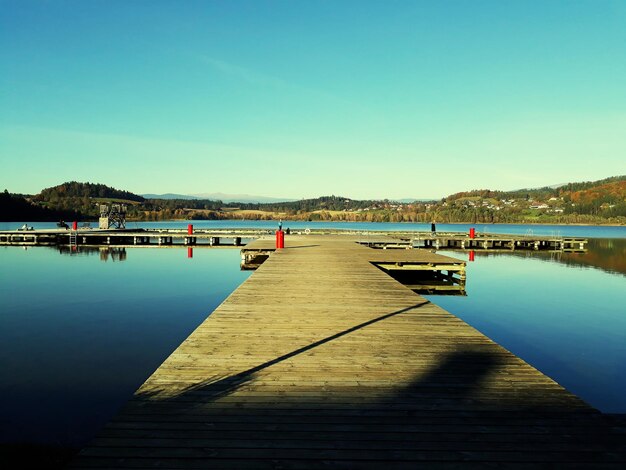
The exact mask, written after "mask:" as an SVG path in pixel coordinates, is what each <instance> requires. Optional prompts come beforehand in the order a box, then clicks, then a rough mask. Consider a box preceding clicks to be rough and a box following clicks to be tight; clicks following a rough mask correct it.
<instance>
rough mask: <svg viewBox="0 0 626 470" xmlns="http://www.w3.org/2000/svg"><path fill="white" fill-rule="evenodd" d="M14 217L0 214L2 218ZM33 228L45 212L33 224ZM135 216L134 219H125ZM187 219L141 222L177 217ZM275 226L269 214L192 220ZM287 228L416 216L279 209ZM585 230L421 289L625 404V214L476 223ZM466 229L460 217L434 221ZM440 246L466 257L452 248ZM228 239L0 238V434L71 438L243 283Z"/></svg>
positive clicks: (582, 387)
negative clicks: (330, 215) (220, 242)
mask: <svg viewBox="0 0 626 470" xmlns="http://www.w3.org/2000/svg"><path fill="white" fill-rule="evenodd" d="M19 225H21V223H20V224H16V223H13V224H6V223H0V230H1V229H13V228H16V227H17V226H19ZM32 225H35V226H36V227H39V228H46V227H53V226H54V224H43V223H42V224H32ZM131 225H134V224H131ZM186 225H187V223H186V222H157V223H143V224H140V226H141V227H146V228H147V227H155V226H159V227H163V226H168V227H170V228H174V227H181V228H184V227H186ZM194 226H196V227H197V228H208V227H244V226H245V227H253V228H267V229H275V228H276V223H275V222H250V221H246V222H242V221H218V222H199V221H194ZM284 226H285V227H290V228H292V229H293V230H300V229H304V228H307V227H309V228H324V227H332V228H345V229H350V230H365V229H373V230H407V229H417V230H429V229H430V225H428V226H427V225H425V224H368V223H356V224H355V223H339V224H334V223H323V222H319V223H310V222H309V223H306V222H301V223H297V222H286V223H285V224H284ZM475 227H476V228H477V230H479V231H484V232H492V233H522V234H524V233H528V232H529V230H532V232H533V233H535V234H547V235H554V234H561V235H566V236H582V237H590V238H591V239H590V243H589V252H588V253H585V254H561V255H555V254H549V253H524V252H517V253H512V254H508V253H507V254H495V253H480V252H478V253H476V260H475V261H474V262H473V263H468V274H467V278H468V282H467V294H468V295H467V297H451V296H444V297H440V296H430V297H429V298H430V299H431V300H432V301H434V302H435V303H437V304H439V305H441V306H442V307H443V308H445V309H446V310H448V311H450V312H452V313H454V314H455V315H457V316H459V317H460V318H462V319H463V320H465V321H467V322H468V323H469V324H471V325H472V326H474V327H476V328H477V329H479V330H480V331H482V332H484V333H485V334H487V335H488V336H489V337H491V338H492V339H494V340H495V341H497V342H498V343H500V344H502V345H503V346H504V347H506V348H507V349H509V350H510V351H512V352H514V353H515V354H517V355H519V356H520V357H522V358H523V359H525V360H526V361H528V362H529V363H531V364H532V365H533V366H535V367H537V368H538V369H540V370H541V371H543V372H544V373H546V374H547V375H549V376H551V377H552V378H554V379H555V380H557V381H558V382H559V383H561V384H562V385H564V386H565V387H566V388H568V389H569V390H571V391H572V392H573V393H575V394H577V395H579V396H580V397H582V398H583V399H584V400H586V401H587V402H588V403H590V404H591V405H593V406H595V407H596V408H598V409H600V410H602V411H605V412H620V413H624V412H626V394H624V390H626V227H572V226H567V227H564V226H521V225H488V226H485V225H475ZM437 228H438V230H442V231H443V230H463V231H465V230H467V229H468V228H469V225H443V224H441V225H438V227H437ZM444 254H447V255H449V256H455V257H458V258H461V259H465V260H467V254H466V253H463V252H450V251H446V252H444ZM239 261H240V256H239V250H237V249H227V248H223V249H222V248H196V249H194V253H193V258H187V250H186V249H184V248H128V249H125V250H121V249H117V250H116V249H109V250H107V249H102V250H99V249H94V250H88V251H83V252H81V253H79V254H73V255H70V254H68V253H62V252H60V251H59V249H57V248H47V247H37V248H28V249H27V250H25V249H23V248H20V247H0V312H1V313H0V332H2V341H1V342H0V372H1V375H0V443H7V442H19V441H21V442H31V443H32V442H39V443H54V444H60V445H69V446H80V445H82V444H84V443H85V441H86V440H88V439H89V438H91V437H92V436H93V435H94V434H95V433H96V432H97V431H98V429H99V428H100V427H101V426H102V425H103V424H104V423H105V422H106V421H107V420H108V419H110V417H111V416H112V415H113V414H114V413H115V411H116V410H117V409H118V408H119V407H120V406H121V405H123V404H124V403H125V401H126V400H127V399H128V398H129V397H130V396H131V395H132V393H133V392H134V391H135V390H136V389H137V388H138V387H139V385H141V383H142V382H143V381H144V380H145V379H146V378H147V377H148V376H149V375H150V374H151V373H152V372H153V371H154V370H155V369H156V368H157V367H158V366H159V365H160V364H161V362H162V361H163V360H164V359H165V358H166V357H167V356H168V355H169V354H170V353H171V352H172V351H173V350H174V349H175V348H176V347H177V346H178V345H179V344H180V342H181V341H182V340H184V339H185V338H186V337H187V336H188V335H189V334H190V333H191V332H192V331H193V329H194V328H195V327H196V326H197V325H198V324H200V323H201V322H202V321H203V320H204V319H205V318H206V317H207V315H209V314H210V313H211V311H213V309H214V308H215V307H216V306H217V305H219V304H220V303H221V302H222V301H223V300H224V299H225V298H226V297H227V296H228V295H229V294H230V293H231V292H232V291H233V290H234V289H236V287H237V286H238V285H239V284H241V282H243V281H244V280H245V279H246V278H247V276H248V275H249V273H248V272H241V271H240V270H239Z"/></svg>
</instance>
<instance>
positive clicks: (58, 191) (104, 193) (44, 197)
mask: <svg viewBox="0 0 626 470" xmlns="http://www.w3.org/2000/svg"><path fill="white" fill-rule="evenodd" d="M67 197H74V198H85V197H87V198H102V199H121V200H125V201H133V202H143V201H144V198H143V197H141V196H139V195H137V194H133V193H131V192H129V191H123V190H120V189H115V188H112V187H110V186H106V185H104V184H97V183H78V182H76V181H69V182H67V183H63V184H60V185H58V186H53V187H52V188H46V189H44V190H42V191H41V193H39V194H38V195H37V196H35V199H36V200H38V201H50V200H53V199H55V198H67Z"/></svg>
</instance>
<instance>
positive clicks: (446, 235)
mask: <svg viewBox="0 0 626 470" xmlns="http://www.w3.org/2000/svg"><path fill="white" fill-rule="evenodd" d="M272 233H273V231H272V230H259V229H217V230H216V229H212V230H202V229H201V230H192V231H188V230H180V229H177V230H176V229H150V230H144V229H118V230H100V229H87V228H80V229H78V230H65V229H50V230H27V231H20V230H11V231H0V245H20V246H37V245H70V246H78V245H87V246H102V245H106V246H108V245H114V246H172V245H185V246H196V245H202V246H241V245H245V244H247V243H248V242H249V241H250V240H256V239H259V238H262V237H267V236H268V235H269V234H272ZM293 234H294V235H304V234H308V235H340V234H344V235H355V236H358V237H359V240H360V242H361V243H363V244H365V245H368V246H370V247H372V248H383V249H393V248H408V249H410V248H426V249H432V250H470V251H482V250H488V251H501V250H506V251H511V250H534V251H539V250H540V251H555V252H572V251H575V252H585V251H586V247H587V239H585V238H576V237H545V236H537V235H505V234H486V233H476V236H475V237H473V238H472V237H470V235H469V234H468V233H461V232H436V233H431V232H417V231H415V232H413V231H406V232H404V231H403V232H388V231H375V230H368V231H362V232H350V231H342V230H330V229H316V230H308V229H307V230H306V231H293Z"/></svg>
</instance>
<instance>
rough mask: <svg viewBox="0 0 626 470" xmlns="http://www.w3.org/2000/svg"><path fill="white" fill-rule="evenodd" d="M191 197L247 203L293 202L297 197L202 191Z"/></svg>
mask: <svg viewBox="0 0 626 470" xmlns="http://www.w3.org/2000/svg"><path fill="white" fill-rule="evenodd" d="M191 197H193V198H195V199H209V200H213V201H222V202H247V203H259V204H265V203H275V202H291V201H296V200H297V199H290V198H277V197H267V196H253V195H251V194H225V193H201V194H192V195H191Z"/></svg>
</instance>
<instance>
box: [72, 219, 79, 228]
mask: <svg viewBox="0 0 626 470" xmlns="http://www.w3.org/2000/svg"><path fill="white" fill-rule="evenodd" d="M72 230H78V222H76V221H74V222H72Z"/></svg>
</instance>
